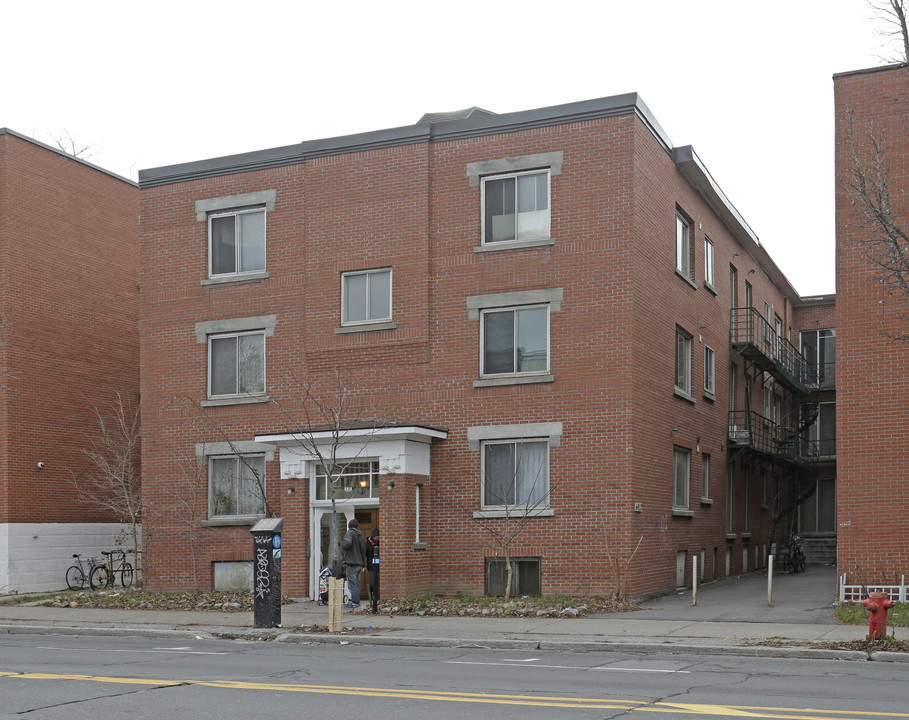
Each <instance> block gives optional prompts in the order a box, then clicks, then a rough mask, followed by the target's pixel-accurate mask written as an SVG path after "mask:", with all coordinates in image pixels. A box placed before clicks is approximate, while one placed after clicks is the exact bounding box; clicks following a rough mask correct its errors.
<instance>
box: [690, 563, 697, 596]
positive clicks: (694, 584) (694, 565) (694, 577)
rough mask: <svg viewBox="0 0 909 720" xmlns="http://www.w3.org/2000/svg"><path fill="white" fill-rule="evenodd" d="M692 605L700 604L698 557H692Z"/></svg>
mask: <svg viewBox="0 0 909 720" xmlns="http://www.w3.org/2000/svg"><path fill="white" fill-rule="evenodd" d="M691 604H692V605H697V604H698V556H697V555H692V556H691Z"/></svg>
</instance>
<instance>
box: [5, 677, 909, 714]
mask: <svg viewBox="0 0 909 720" xmlns="http://www.w3.org/2000/svg"><path fill="white" fill-rule="evenodd" d="M4 677H6V678H17V679H26V680H76V681H83V682H102V683H121V684H126V685H149V686H162V685H163V686H177V685H199V686H203V687H212V688H223V689H230V690H270V691H277V692H302V693H317V694H323V695H358V696H365V697H376V698H398V699H402V698H403V699H411V700H433V701H437V702H466V703H485V704H492V705H523V706H535V707H560V708H584V709H609V710H637V711H639V712H656V713H683V714H686V715H700V716H702V717H721V718H723V717H733V718H734V717H739V718H742V717H745V718H748V717H751V718H755V717H760V718H771V719H772V720H844V718H845V719H848V718H852V717H861V718H870V717H873V718H905V719H907V720H909V713H886V712H868V711H855V710H821V709H816V708H790V707H758V706H751V705H706V704H700V703H674V702H656V703H649V702H644V701H635V700H620V699H617V698H616V699H612V698H572V697H565V696H549V695H505V694H495V693H473V692H455V691H444V690H395V689H390V688H370V687H350V686H345V685H306V684H289V683H267V682H249V681H241V680H157V679H151V678H130V677H108V676H100V675H71V674H54V673H16V672H0V678H4Z"/></svg>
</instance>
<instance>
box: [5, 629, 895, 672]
mask: <svg viewBox="0 0 909 720" xmlns="http://www.w3.org/2000/svg"><path fill="white" fill-rule="evenodd" d="M0 635H69V636H80V635H81V636H85V637H92V636H94V637H144V638H167V639H169V638H178V639H183V640H247V641H273V642H282V643H292V644H298V645H376V646H386V647H390V646H397V647H427V648H433V647H434V648H461V649H470V648H476V649H486V650H523V651H526V652H533V651H535V650H539V651H549V652H625V653H634V654H657V653H658V654H661V655H727V656H740V657H783V658H792V659H803V660H845V661H852V662H859V661H864V662H868V661H874V662H892V663H909V653H898V652H886V651H879V652H874V653H871V654H870V656H869V654H868V653H866V652H863V651H860V650H824V649H817V648H806V647H798V646H795V647H793V646H783V647H776V646H771V645H710V644H681V643H675V642H671V641H667V640H666V639H659V640H657V639H655V640H653V641H646V640H636V641H610V640H603V641H596V642H591V641H586V640H579V641H572V640H548V639H534V638H489V637H487V638H453V637H412V636H392V635H358V634H346V633H299V632H282V631H281V629H280V628H265V629H252V628H213V627H210V626H209V627H205V628H202V627H199V628H148V627H135V626H123V625H119V626H114V627H110V626H99V625H83V626H74V625H29V624H24V623H16V624H0Z"/></svg>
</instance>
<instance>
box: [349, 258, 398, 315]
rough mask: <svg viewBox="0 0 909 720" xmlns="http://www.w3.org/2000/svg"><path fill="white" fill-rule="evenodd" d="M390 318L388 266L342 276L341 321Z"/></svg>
mask: <svg viewBox="0 0 909 720" xmlns="http://www.w3.org/2000/svg"><path fill="white" fill-rule="evenodd" d="M388 320H391V269H390V268H383V269H381V270H363V271H360V272H349V273H344V274H342V275H341V324H342V325H355V324H358V323H373V322H386V321H388Z"/></svg>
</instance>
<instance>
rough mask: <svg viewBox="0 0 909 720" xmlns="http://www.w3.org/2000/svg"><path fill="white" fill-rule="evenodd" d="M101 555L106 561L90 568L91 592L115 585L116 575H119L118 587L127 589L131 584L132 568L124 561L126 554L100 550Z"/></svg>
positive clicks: (120, 551) (119, 551) (118, 551)
mask: <svg viewBox="0 0 909 720" xmlns="http://www.w3.org/2000/svg"><path fill="white" fill-rule="evenodd" d="M101 554H102V555H104V556H105V557H106V558H107V559H106V560H105V561H104V562H103V563H101V564H100V565H98V566H96V567H94V568H92V571H91V576H90V582H91V586H92V590H101V589H102V588H106V587H107V586H108V585H111V586H113V585H115V584H116V580H117V575H118V574H119V575H120V585H121V586H122V587H129V586H130V585H132V584H133V566H132V565H131V564H130V563H129V562H127V561H126V553H125V552H123V551H122V550H102V551H101Z"/></svg>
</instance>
